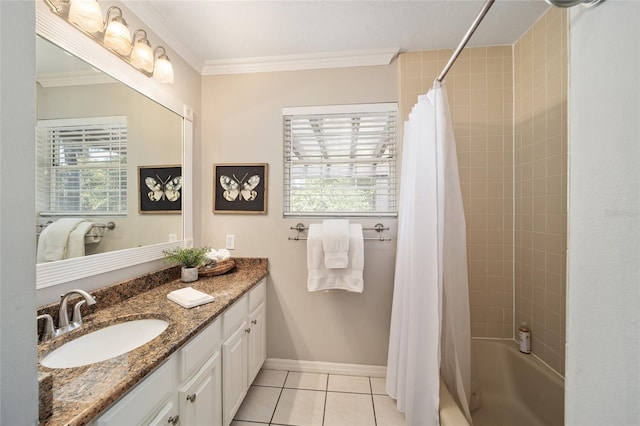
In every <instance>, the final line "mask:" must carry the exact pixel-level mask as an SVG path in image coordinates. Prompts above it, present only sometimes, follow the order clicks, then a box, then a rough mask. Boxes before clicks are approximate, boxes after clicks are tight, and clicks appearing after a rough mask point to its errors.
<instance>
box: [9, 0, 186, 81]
mask: <svg viewBox="0 0 640 426" xmlns="http://www.w3.org/2000/svg"><path fill="white" fill-rule="evenodd" d="M0 1H2V0H0ZM43 1H44V2H45V3H46V4H47V6H49V9H51V11H52V12H53V13H54V14H56V15H58V16H59V17H60V18H62V19H64V20H65V21H67V22H69V23H70V24H72V25H73V26H75V27H76V28H78V29H79V30H80V31H82V32H83V33H84V34H85V35H87V36H89V37H90V38H91V39H93V40H94V41H96V42H98V43H100V44H101V45H102V46H104V47H106V48H107V49H109V50H110V51H111V52H113V53H114V54H116V55H117V56H118V57H119V58H120V59H122V60H123V61H125V62H126V63H128V64H129V65H131V66H133V67H134V68H136V69H137V70H138V71H140V72H141V73H143V74H144V75H146V76H147V77H153V78H154V79H156V80H157V81H158V82H159V83H169V84H173V80H174V79H173V66H172V65H171V61H169V57H168V56H167V51H166V49H165V48H164V47H162V46H158V47H156V49H155V51H154V50H153V49H152V48H151V43H150V42H149V39H148V37H147V32H146V31H145V30H142V29H138V30H136V31H135V32H134V33H133V37H131V33H130V32H129V27H128V25H127V22H126V21H125V20H124V16H123V15H122V9H120V8H119V7H117V6H111V7H110V8H109V9H108V10H107V16H106V20H105V21H104V22H103V21H102V8H101V7H100V5H99V4H98V2H97V0H43ZM158 53H159V55H158Z"/></svg>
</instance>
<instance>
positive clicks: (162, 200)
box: [138, 165, 182, 214]
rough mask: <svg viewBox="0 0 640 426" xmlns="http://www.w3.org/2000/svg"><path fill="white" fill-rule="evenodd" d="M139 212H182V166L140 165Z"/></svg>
mask: <svg viewBox="0 0 640 426" xmlns="http://www.w3.org/2000/svg"><path fill="white" fill-rule="evenodd" d="M138 199H139V200H140V202H139V205H138V212H139V213H140V214H148V213H150V214H159V213H181V212H182V166H180V165H170V166H138Z"/></svg>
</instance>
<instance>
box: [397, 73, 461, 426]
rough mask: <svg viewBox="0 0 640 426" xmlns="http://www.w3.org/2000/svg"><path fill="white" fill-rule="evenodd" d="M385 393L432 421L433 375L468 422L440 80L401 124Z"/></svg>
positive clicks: (450, 161) (453, 173) (450, 145)
mask: <svg viewBox="0 0 640 426" xmlns="http://www.w3.org/2000/svg"><path fill="white" fill-rule="evenodd" d="M402 158H403V159H402V172H401V173H402V174H401V182H402V188H401V191H400V204H399V213H398V247H397V254H396V270H395V284H394V292H393V307H392V313H391V331H390V336H389V356H388V364H387V393H388V394H389V395H390V396H391V397H392V398H394V399H396V400H397V406H398V409H399V410H400V411H402V412H404V413H405V420H406V424H407V425H438V424H439V413H438V407H439V400H440V398H439V388H440V375H442V379H443V381H444V382H445V383H446V385H447V387H448V388H449V390H450V391H451V394H452V395H453V396H454V398H455V399H456V400H457V402H458V404H459V405H460V407H461V408H462V410H463V412H464V413H465V415H466V416H467V419H468V420H469V422H471V415H470V413H469V398H470V393H471V391H470V390H471V331H470V319H469V296H468V280H467V247H466V226H465V219H464V210H463V206H462V194H461V191H460V179H459V176H458V161H457V158H456V146H455V140H454V136H453V128H452V125H451V118H450V113H449V105H448V102H447V94H446V89H445V87H444V84H443V83H440V82H438V81H436V82H435V83H434V87H433V88H432V89H431V90H430V91H429V93H428V94H427V95H423V96H420V97H419V98H418V103H417V104H416V105H415V106H414V107H413V110H412V111H411V113H410V115H409V120H408V121H407V122H405V127H404V142H403V154H402Z"/></svg>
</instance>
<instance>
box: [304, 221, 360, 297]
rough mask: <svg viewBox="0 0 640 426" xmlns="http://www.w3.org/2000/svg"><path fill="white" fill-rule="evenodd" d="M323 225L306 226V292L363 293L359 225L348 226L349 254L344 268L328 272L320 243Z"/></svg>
mask: <svg viewBox="0 0 640 426" xmlns="http://www.w3.org/2000/svg"><path fill="white" fill-rule="evenodd" d="M322 228H323V225H322V224H313V225H310V226H309V233H308V235H307V269H308V271H309V274H308V278H307V289H308V290H309V291H326V290H346V291H350V292H355V293H362V291H363V289H364V279H363V276H362V274H363V270H364V241H363V237H362V225H360V224H350V225H349V253H348V264H347V267H346V268H339V269H328V268H327V267H326V266H325V253H324V248H323V244H322Z"/></svg>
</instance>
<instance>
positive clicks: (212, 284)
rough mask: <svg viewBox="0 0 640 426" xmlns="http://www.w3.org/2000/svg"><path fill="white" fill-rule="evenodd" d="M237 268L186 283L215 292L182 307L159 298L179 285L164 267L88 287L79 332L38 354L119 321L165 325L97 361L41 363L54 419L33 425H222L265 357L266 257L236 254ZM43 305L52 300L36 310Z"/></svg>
mask: <svg viewBox="0 0 640 426" xmlns="http://www.w3.org/2000/svg"><path fill="white" fill-rule="evenodd" d="M236 265H237V266H236V269H234V270H233V271H231V272H229V273H227V274H225V275H220V276H216V277H210V278H200V279H199V280H198V281H196V282H194V283H190V286H191V287H193V288H195V289H197V290H200V291H202V292H205V293H208V294H211V295H213V296H214V297H215V300H214V301H213V302H211V303H208V304H205V305H201V306H198V307H194V308H190V309H186V308H183V307H182V306H180V305H178V304H176V303H174V302H172V301H170V300H168V299H167V297H166V296H167V294H168V293H169V292H171V291H173V290H176V289H179V288H182V287H185V286H186V285H185V284H184V283H182V282H180V280H179V279H177V277H172V276H171V273H170V272H167V271H162V272H161V273H160V278H158V277H157V276H155V275H154V274H151V275H150V276H149V277H146V278H147V280H146V281H145V277H140V278H138V279H137V280H138V281H137V282H135V281H136V280H132V281H134V282H129V281H128V282H124V283H120V284H116V285H114V286H110V287H107V288H104V289H100V290H96V291H93V292H92V294H93V295H94V296H95V298H96V301H97V306H96V309H95V312H93V313H89V314H86V315H85V317H84V321H85V323H84V325H83V326H82V327H80V328H79V329H77V330H74V331H72V332H70V333H67V334H65V335H63V336H60V337H58V338H56V339H54V340H52V341H49V342H45V343H41V344H40V345H39V347H38V359H39V360H41V359H42V358H43V357H45V356H46V355H47V354H49V353H50V352H52V351H53V350H55V349H56V348H58V347H59V346H61V345H62V344H64V343H65V342H66V341H69V340H71V339H74V338H77V337H79V336H81V335H84V334H87V333H90V332H92V331H95V330H98V329H100V328H104V327H108V326H110V325H113V324H117V323H121V322H124V321H132V320H138V319H150V318H155V319H162V320H164V321H167V322H168V326H167V328H166V329H165V330H164V331H163V332H162V333H160V335H158V336H157V337H156V338H154V339H153V340H151V341H150V342H148V343H146V344H144V345H142V346H140V347H138V348H136V349H133V350H132V351H130V352H127V353H124V354H122V355H119V356H116V357H114V358H110V359H107V360H104V361H101V362H96V363H93V364H89V365H85V366H80V367H74V368H54V369H52V368H47V367H44V366H42V365H41V364H39V365H38V370H39V372H40V373H46V374H49V375H50V376H51V378H52V387H53V388H52V391H53V415H52V416H51V417H50V418H49V419H47V420H46V421H44V422H43V423H41V424H43V425H61V424H65V425H66V424H69V425H86V424H90V425H99V426H102V425H123V424H152V425H167V424H174V425H177V424H181V425H195V424H207V425H225V426H226V425H228V424H230V423H231V420H232V419H233V416H234V415H235V413H236V411H237V410H238V408H239V407H240V405H241V403H242V401H243V399H244V397H245V395H246V392H247V390H248V388H249V386H250V384H251V382H252V381H253V379H254V378H255V376H256V374H257V373H258V371H259V370H260V368H261V366H262V364H263V362H264V360H265V358H266V309H265V303H266V276H267V274H268V262H267V259H253V258H252V259H243V258H239V259H236ZM169 270H171V268H169ZM163 274H165V275H163ZM174 275H175V272H174ZM167 277H168V278H173V279H171V280H169V281H168V282H167V281H165V279H166V278H167ZM141 282H144V284H142V285H141ZM47 309H48V311H49V312H51V310H52V309H55V306H54V305H51V306H48V307H44V308H42V309H41V311H42V312H45V311H47ZM83 309H84V308H83Z"/></svg>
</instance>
